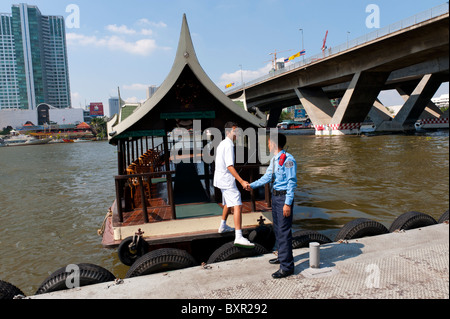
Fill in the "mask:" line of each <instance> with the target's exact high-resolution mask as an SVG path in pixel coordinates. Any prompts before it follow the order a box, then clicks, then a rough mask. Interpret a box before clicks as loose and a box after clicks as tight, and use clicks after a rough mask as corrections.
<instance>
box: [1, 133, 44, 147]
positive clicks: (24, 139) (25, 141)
mask: <svg viewBox="0 0 450 319" xmlns="http://www.w3.org/2000/svg"><path fill="white" fill-rule="evenodd" d="M50 141H51V139H50V138H44V139H38V138H35V137H33V136H29V135H23V134H18V133H17V132H16V131H11V136H9V137H7V138H5V139H2V141H0V146H24V145H41V144H48V142H50Z"/></svg>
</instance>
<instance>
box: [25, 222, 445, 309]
mask: <svg viewBox="0 0 450 319" xmlns="http://www.w3.org/2000/svg"><path fill="white" fill-rule="evenodd" d="M271 258H274V255H273V254H266V255H263V256H258V257H252V258H245V259H238V260H231V261H226V262H221V263H216V264H211V265H207V267H202V266H196V267H192V268H188V269H182V270H176V271H171V272H166V273H159V274H153V275H148V276H142V277H136V278H129V279H123V281H121V283H115V282H109V283H102V284H97V285H92V286H86V287H80V288H75V289H71V290H65V291H60V292H54V293H48V294H43V295H36V296H30V297H27V298H29V299H259V300H261V299H448V298H449V226H448V224H438V225H433V226H428V227H424V228H419V229H414V230H408V231H404V232H403V231H402V232H398V233H389V234H385V235H380V236H375V237H366V238H361V239H353V240H348V241H347V242H344V243H330V244H325V245H321V246H320V268H319V269H312V268H310V267H309V248H301V249H296V250H294V261H295V273H294V275H292V276H290V277H287V278H283V279H272V278H271V274H272V273H273V272H275V271H276V270H277V269H278V266H277V265H271V264H269V263H268V260H269V259H271Z"/></svg>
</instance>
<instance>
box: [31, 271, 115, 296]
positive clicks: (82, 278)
mask: <svg viewBox="0 0 450 319" xmlns="http://www.w3.org/2000/svg"><path fill="white" fill-rule="evenodd" d="M74 266H77V267H78V270H79V284H80V287H82V286H89V285H95V284H99V283H103V282H109V281H114V280H115V279H116V277H115V276H114V275H113V274H112V273H110V272H109V271H108V270H106V269H105V268H103V267H100V266H97V265H94V264H76V265H74ZM72 269H73V267H69V266H66V267H62V268H60V269H58V270H56V271H55V272H54V273H52V274H51V275H50V276H49V277H48V278H47V279H45V280H44V281H43V282H42V284H41V285H40V286H39V288H38V290H37V291H36V295H40V294H45V293H50V292H55V291H60V290H66V289H69V287H67V282H66V281H67V279H69V281H70V280H71V278H69V276H72V274H73V271H72Z"/></svg>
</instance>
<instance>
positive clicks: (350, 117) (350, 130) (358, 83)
mask: <svg viewBox="0 0 450 319" xmlns="http://www.w3.org/2000/svg"><path fill="white" fill-rule="evenodd" d="M389 74H390V73H389V72H369V71H361V72H358V73H356V74H355V75H354V76H353V79H352V81H351V82H350V85H349V87H348V89H347V90H346V91H345V94H344V96H343V98H342V100H341V102H340V103H339V106H338V107H337V109H336V112H335V113H334V115H333V118H332V120H331V124H330V125H331V128H332V130H331V134H332V135H346V134H358V133H359V130H360V128H361V124H362V122H363V121H364V119H365V118H366V117H367V115H368V114H369V112H370V111H371V110H372V108H373V107H374V106H377V107H378V109H377V110H378V111H379V110H382V109H383V108H382V105H381V103H379V104H377V103H376V101H377V97H378V95H379V94H380V91H381V90H382V88H383V86H384V85H385V83H386V81H387V79H388V77H389ZM374 112H377V111H374ZM379 115H381V114H379Z"/></svg>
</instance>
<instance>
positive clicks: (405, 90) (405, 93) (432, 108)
mask: <svg viewBox="0 0 450 319" xmlns="http://www.w3.org/2000/svg"><path fill="white" fill-rule="evenodd" d="M396 90H397V92H398V93H399V94H400V95H401V97H402V98H403V100H404V101H405V103H406V102H407V101H408V99H409V97H410V96H411V94H412V92H413V90H414V88H411V87H397V88H396ZM442 114H443V112H442V111H441V109H440V108H438V107H437V106H436V104H434V103H433V102H432V101H431V100H430V101H429V102H428V104H427V106H426V107H425V110H424V111H423V112H422V114H421V115H420V116H419V119H428V118H440V117H441V115H442Z"/></svg>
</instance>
